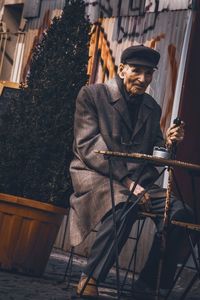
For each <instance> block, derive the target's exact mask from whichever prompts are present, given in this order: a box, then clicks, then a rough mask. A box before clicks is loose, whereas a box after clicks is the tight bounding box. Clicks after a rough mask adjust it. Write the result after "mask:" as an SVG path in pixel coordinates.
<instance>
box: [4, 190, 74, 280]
mask: <svg viewBox="0 0 200 300" xmlns="http://www.w3.org/2000/svg"><path fill="white" fill-rule="evenodd" d="M67 212H68V211H67V210H66V209H64V208H59V207H56V206H53V205H51V204H46V203H42V202H38V201H34V200H30V199H26V198H21V197H16V196H11V195H7V194H1V193H0V268H1V269H4V270H10V271H15V272H19V273H23V274H29V275H34V276H41V275H42V274H43V272H44V269H45V267H46V264H47V262H48V259H49V256H50V253H51V250H52V247H53V244H54V241H55V239H56V236H57V233H58V230H59V227H60V225H61V222H62V219H63V216H64V215H65V214H67Z"/></svg>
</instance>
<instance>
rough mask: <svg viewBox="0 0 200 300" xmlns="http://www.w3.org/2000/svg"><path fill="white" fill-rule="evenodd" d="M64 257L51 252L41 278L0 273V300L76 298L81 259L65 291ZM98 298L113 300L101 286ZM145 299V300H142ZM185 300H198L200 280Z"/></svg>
mask: <svg viewBox="0 0 200 300" xmlns="http://www.w3.org/2000/svg"><path fill="white" fill-rule="evenodd" d="M66 263H67V257H66V255H64V254H63V253H60V252H58V251H54V252H53V253H52V255H51V257H50V259H49V262H48V265H47V268H46V271H45V273H44V276H43V277H42V278H36V277H30V276H23V275H19V274H13V273H9V272H2V271H1V272H0V300H25V299H26V300H27V299H29V300H68V299H80V298H77V297H76V294H75V289H74V285H75V282H77V281H78V278H79V276H80V273H81V265H82V264H83V263H84V260H83V259H80V258H79V259H78V260H77V259H76V260H75V264H74V265H75V267H74V271H73V277H72V284H71V285H70V288H69V289H67V287H66V282H65V281H63V276H64V273H65V268H66ZM192 274H193V273H192V271H191V270H186V271H184V272H183V275H182V277H181V278H180V280H179V281H178V283H177V285H176V288H175V290H174V292H173V294H172V296H171V297H170V300H176V299H177V300H178V299H179V298H180V295H181V294H182V292H183V290H184V287H185V286H186V285H187V283H188V282H189V280H190V278H192ZM109 281H110V283H111V284H112V285H113V286H114V283H115V276H114V274H113V273H111V274H110V275H109ZM100 294H101V299H116V297H114V296H115V295H116V293H115V292H114V291H113V290H110V289H108V288H105V287H101V288H100ZM121 299H122V300H125V299H133V297H132V296H130V294H127V296H123V297H121ZM146 300H148V299H146ZM186 300H200V280H197V282H196V283H195V285H194V287H193V289H192V291H191V292H190V294H189V295H188V296H187V297H186Z"/></svg>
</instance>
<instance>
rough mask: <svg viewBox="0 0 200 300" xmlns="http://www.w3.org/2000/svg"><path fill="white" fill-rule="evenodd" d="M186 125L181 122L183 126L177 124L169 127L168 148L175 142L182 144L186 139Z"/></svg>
mask: <svg viewBox="0 0 200 300" xmlns="http://www.w3.org/2000/svg"><path fill="white" fill-rule="evenodd" d="M184 125H185V123H184V122H183V121H181V125H179V126H177V125H176V124H174V125H172V126H171V127H169V128H168V129H167V131H166V146H167V147H168V148H170V147H171V146H172V143H173V142H177V143H179V142H181V141H182V140H183V138H184Z"/></svg>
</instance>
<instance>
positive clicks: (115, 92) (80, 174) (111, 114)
mask: <svg viewBox="0 0 200 300" xmlns="http://www.w3.org/2000/svg"><path fill="white" fill-rule="evenodd" d="M159 59H160V54H159V53H158V52H157V51H155V50H153V49H151V48H148V47H145V46H143V45H139V46H131V47H129V48H127V49H125V50H124V51H123V53H122V55H121V63H120V65H119V69H118V75H117V76H116V78H114V79H113V80H111V81H108V82H107V83H105V84H94V85H89V86H85V87H83V88H82V89H81V91H80V93H79V95H78V97H77V102H76V112H75V123H74V124H75V125H74V155H75V157H74V160H73V161H72V163H71V168H70V172H71V177H72V182H73V187H74V194H73V195H72V197H71V212H70V220H69V224H70V234H71V243H72V245H74V246H75V245H77V244H79V243H81V241H83V239H84V238H85V237H86V236H87V234H88V233H89V232H90V231H91V229H92V228H94V227H95V225H96V224H97V223H99V222H100V223H101V225H100V228H99V230H98V233H97V236H96V239H95V241H94V244H93V246H92V249H91V253H90V256H89V258H88V261H87V265H86V266H85V268H84V269H83V273H82V276H81V279H80V282H79V284H78V288H77V293H78V294H80V293H81V290H82V288H83V287H84V291H83V295H85V296H93V297H94V298H97V296H98V289H97V284H98V282H100V281H103V280H104V279H105V277H106V275H107V273H108V272H109V270H110V268H111V267H112V265H113V263H114V260H115V251H113V249H112V248H113V240H114V235H113V217H112V213H111V199H110V198H111V196H110V183H109V168H108V162H107V161H106V160H104V157H103V156H101V155H97V154H96V153H95V152H94V150H111V151H120V152H126V153H131V152H139V153H146V154H152V151H153V147H154V146H164V145H165V146H167V147H170V146H171V145H172V143H173V142H174V141H176V142H180V141H181V140H182V139H183V136H184V129H183V124H181V125H180V126H172V127H171V128H169V129H168V130H167V132H166V138H165V141H164V139H163V135H162V132H161V129H160V116H161V108H160V106H159V105H158V104H157V103H156V101H155V100H154V99H153V98H152V97H151V96H150V95H148V94H146V93H145V91H146V89H147V87H148V85H149V84H150V83H151V81H152V76H153V73H154V71H155V69H156V68H157V64H158V62H159ZM141 167H142V165H141V164H139V163H130V162H124V161H120V160H118V161H113V179H114V183H113V184H114V192H115V205H116V218H117V222H118V223H117V224H118V226H117V230H118V231H119V227H120V226H119V225H120V224H122V222H121V220H119V218H120V214H121V211H122V209H123V207H124V201H126V199H127V196H128V195H129V194H130V191H131V189H132V187H133V185H134V182H135V181H136V180H137V178H138V174H139V173H140V170H141ZM156 176H157V170H156V168H155V167H153V166H152V165H148V166H147V167H146V169H145V173H144V174H143V175H142V176H141V177H140V180H139V182H138V183H137V185H136V187H135V189H134V191H133V195H132V201H135V200H136V199H137V197H138V196H139V195H140V194H141V193H142V192H143V191H144V188H145V187H146V186H147V185H148V184H149V183H150V182H152V181H153V179H154V178H155V177H156ZM165 192H166V191H165V190H164V189H162V188H160V187H159V186H157V185H155V184H154V185H153V186H152V188H151V190H149V191H148V193H146V194H145V197H144V201H147V202H148V203H149V204H150V206H149V207H151V212H153V213H159V214H162V213H163V211H164V206H165ZM139 210H140V205H136V206H135V207H134V209H131V210H129V212H128V214H127V215H126V218H125V220H124V221H123V224H122V228H120V233H119V232H118V248H119V252H120V251H121V249H122V247H123V245H124V244H125V242H126V241H127V239H128V236H129V234H130V231H131V228H132V225H133V223H134V222H135V221H136V219H137V213H138V211H139ZM172 218H175V219H177V220H183V221H190V219H191V214H190V213H189V210H187V211H186V209H185V206H183V204H182V202H181V201H179V200H177V199H176V198H175V196H172V197H171V208H170V219H172ZM156 226H157V229H158V231H159V230H160V228H161V227H162V219H161V220H159V221H157V222H156ZM183 239H184V236H183V233H182V231H181V229H179V228H176V227H175V226H173V225H170V226H169V237H168V239H167V245H166V250H167V251H166V253H167V256H166V257H165V261H164V264H163V268H162V274H161V281H160V287H161V289H163V290H164V291H167V290H168V289H169V288H170V285H171V283H172V281H173V277H174V274H175V271H176V265H177V261H178V257H179V252H180V249H181V246H182V244H183ZM158 241H159V238H158V236H157V234H156V235H155V238H154V241H153V245H152V248H151V251H150V253H149V256H148V259H147V262H146V264H145V266H144V268H143V270H142V272H141V274H140V278H139V280H138V281H137V284H136V287H137V290H140V289H141V290H142V291H143V292H145V293H146V292H147V293H148V291H153V290H155V288H156V281H157V274H158V264H159V242H158ZM88 276H90V279H89V281H88V279H87V278H88ZM86 280H87V282H88V283H87V282H86ZM85 283H87V284H85ZM146 299H148V296H147V298H146Z"/></svg>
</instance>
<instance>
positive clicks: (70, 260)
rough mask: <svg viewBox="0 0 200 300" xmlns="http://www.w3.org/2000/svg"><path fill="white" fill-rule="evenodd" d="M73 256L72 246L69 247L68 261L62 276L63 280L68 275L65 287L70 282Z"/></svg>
mask: <svg viewBox="0 0 200 300" xmlns="http://www.w3.org/2000/svg"><path fill="white" fill-rule="evenodd" d="M73 258H74V247H72V248H71V251H70V256H69V260H68V262H67V266H66V269H65V274H64V278H63V281H65V280H66V277H68V280H67V288H68V287H69V285H70V283H71V276H72V267H73Z"/></svg>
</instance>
